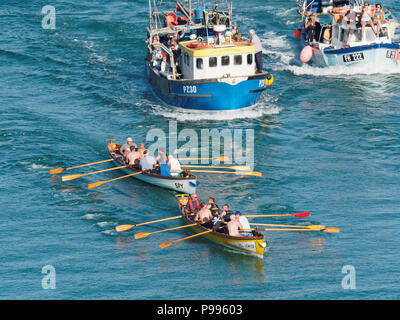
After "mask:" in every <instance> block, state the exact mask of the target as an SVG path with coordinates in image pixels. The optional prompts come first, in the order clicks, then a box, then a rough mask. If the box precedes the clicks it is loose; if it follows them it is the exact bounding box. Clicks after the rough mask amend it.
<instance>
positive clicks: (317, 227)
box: [249, 223, 326, 230]
mask: <svg viewBox="0 0 400 320" xmlns="http://www.w3.org/2000/svg"><path fill="white" fill-rule="evenodd" d="M249 224H250V225H252V226H266V227H286V228H304V229H313V230H322V229H326V227H325V226H322V225H309V226H298V225H297V226H296V225H290V224H271V223H249Z"/></svg>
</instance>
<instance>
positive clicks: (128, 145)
mask: <svg viewBox="0 0 400 320" xmlns="http://www.w3.org/2000/svg"><path fill="white" fill-rule="evenodd" d="M131 146H134V147H135V148H136V145H135V144H134V143H133V140H132V138H131V137H129V138H127V139H126V143H125V144H124V145H123V146H122V147H121V148H120V149H119V151H121V153H122V155H123V156H124V157H126V156H127V155H128V153H129V152H131Z"/></svg>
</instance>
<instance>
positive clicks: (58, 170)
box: [50, 168, 64, 174]
mask: <svg viewBox="0 0 400 320" xmlns="http://www.w3.org/2000/svg"><path fill="white" fill-rule="evenodd" d="M63 171H64V168H58V169H52V170H50V174H57V173H61V172H63Z"/></svg>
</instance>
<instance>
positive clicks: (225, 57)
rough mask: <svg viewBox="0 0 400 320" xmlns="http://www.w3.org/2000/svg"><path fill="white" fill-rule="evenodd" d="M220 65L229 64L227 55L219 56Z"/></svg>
mask: <svg viewBox="0 0 400 320" xmlns="http://www.w3.org/2000/svg"><path fill="white" fill-rule="evenodd" d="M221 65H223V66H229V56H222V57H221Z"/></svg>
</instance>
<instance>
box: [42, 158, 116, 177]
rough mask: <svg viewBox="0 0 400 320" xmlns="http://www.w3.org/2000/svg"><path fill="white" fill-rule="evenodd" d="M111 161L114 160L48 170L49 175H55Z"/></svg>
mask: <svg viewBox="0 0 400 320" xmlns="http://www.w3.org/2000/svg"><path fill="white" fill-rule="evenodd" d="M112 160H114V159H107V160H102V161H97V162H91V163H86V164H81V165H80V166H76V167H69V168H58V169H52V170H50V174H57V173H61V172H63V171H64V170H71V169H76V168H82V167H86V166H92V165H94V164H98V163H103V162H108V161H112Z"/></svg>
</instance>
